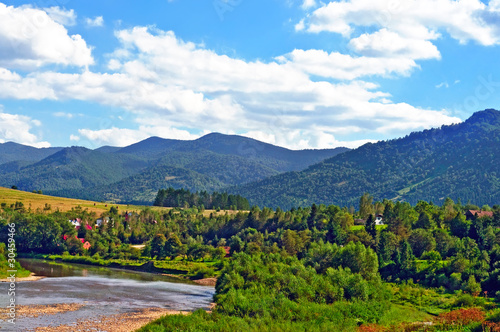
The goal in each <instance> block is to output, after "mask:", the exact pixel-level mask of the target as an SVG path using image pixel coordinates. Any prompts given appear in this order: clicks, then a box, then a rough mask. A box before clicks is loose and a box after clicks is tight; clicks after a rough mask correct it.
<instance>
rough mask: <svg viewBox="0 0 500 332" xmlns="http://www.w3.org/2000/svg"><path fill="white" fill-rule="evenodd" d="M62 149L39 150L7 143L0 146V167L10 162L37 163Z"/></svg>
mask: <svg viewBox="0 0 500 332" xmlns="http://www.w3.org/2000/svg"><path fill="white" fill-rule="evenodd" d="M62 149H63V148H41V149H37V148H34V147H32V146H26V145H22V144H17V143H14V142H7V143H1V144H0V165H1V164H5V163H8V162H12V161H26V162H29V161H31V162H37V161H40V160H42V159H44V158H47V157H48V156H50V155H51V154H54V153H56V152H58V151H60V150H62Z"/></svg>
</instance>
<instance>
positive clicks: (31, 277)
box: [0, 273, 45, 282]
mask: <svg viewBox="0 0 500 332" xmlns="http://www.w3.org/2000/svg"><path fill="white" fill-rule="evenodd" d="M43 278H45V277H44V276H37V275H35V274H34V273H30V275H29V276H27V277H20V278H16V282H19V281H38V280H40V279H43ZM11 281H12V280H11V279H9V278H3V279H0V282H11Z"/></svg>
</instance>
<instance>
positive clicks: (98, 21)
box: [85, 16, 104, 27]
mask: <svg viewBox="0 0 500 332" xmlns="http://www.w3.org/2000/svg"><path fill="white" fill-rule="evenodd" d="M85 24H87V26H89V27H102V26H104V18H103V17H102V16H96V17H94V18H86V19H85Z"/></svg>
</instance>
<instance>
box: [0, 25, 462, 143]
mask: <svg viewBox="0 0 500 332" xmlns="http://www.w3.org/2000/svg"><path fill="white" fill-rule="evenodd" d="M116 36H117V38H118V39H119V41H120V42H121V44H122V47H121V49H118V50H116V51H115V52H113V53H112V54H110V55H109V63H110V67H111V68H112V70H113V72H112V73H94V72H91V71H88V70H86V71H84V72H83V73H74V74H69V73H57V72H50V71H46V72H35V73H32V74H29V75H27V76H25V77H23V76H21V75H19V74H17V73H15V72H12V71H9V70H6V69H4V70H2V69H0V87H1V89H0V97H5V98H7V97H8V98H18V99H52V100H75V99H76V100H83V101H87V102H95V103H99V104H102V105H107V106H112V107H117V108H121V109H124V110H126V111H128V112H130V113H131V114H132V117H133V118H135V121H136V124H137V129H123V128H116V127H113V128H102V129H95V128H82V129H80V131H79V136H80V137H81V138H85V139H87V140H90V141H92V142H95V144H96V145H103V144H109V145H119V146H124V145H127V144H131V143H135V142H137V141H139V140H141V139H144V138H146V137H149V136H151V135H156V136H161V137H167V138H185V139H189V138H196V137H198V136H199V135H201V134H202V133H201V132H200V128H203V132H211V131H217V132H222V133H231V132H238V133H241V134H243V135H248V136H251V137H256V138H257V137H259V138H261V139H263V140H265V141H267V142H270V143H274V144H279V145H282V146H286V147H290V148H314V147H336V146H342V145H344V146H353V145H357V144H362V143H364V142H366V140H367V139H369V138H370V135H376V136H377V135H378V136H379V137H380V136H381V135H382V136H383V137H394V136H395V135H396V133H397V134H399V133H401V128H404V129H405V130H407V131H414V130H419V129H423V128H429V127H432V126H437V125H441V124H449V123H452V122H458V121H460V120H459V119H457V118H454V117H451V116H449V115H448V114H446V113H445V112H443V111H433V110H422V109H419V108H415V107H412V106H410V105H407V104H402V103H398V104H395V103H393V102H391V101H390V95H389V94H388V93H385V92H383V91H380V90H379V87H378V86H377V85H376V84H374V83H371V82H366V81H362V80H359V79H360V78H361V77H363V76H366V75H389V74H402V75H404V74H407V73H408V72H409V71H411V69H412V68H414V67H416V64H415V62H414V61H413V60H411V59H409V60H408V59H404V57H400V58H394V59H390V61H386V59H381V58H370V57H351V56H348V55H343V54H340V53H327V52H324V51H320V50H308V51H303V50H295V51H293V52H291V53H289V54H286V55H284V56H282V57H278V60H277V61H270V62H262V61H244V60H241V59H236V58H232V57H229V56H227V55H219V54H217V53H215V52H214V51H212V50H209V49H207V48H205V47H204V46H202V45H196V44H194V43H190V42H185V41H182V40H181V39H179V38H177V36H175V34H174V33H173V32H171V31H169V32H164V31H159V30H154V31H152V30H151V29H148V28H144V27H136V28H133V29H129V30H122V31H118V32H117V33H116ZM312 76H314V80H313V78H312ZM318 76H319V77H323V78H326V79H327V80H318V79H317V78H318ZM330 79H336V80H339V81H338V82H337V83H333V82H331V81H330ZM20 87H22V89H21V91H22V93H21V92H20ZM318 124H321V127H318ZM342 128H352V131H351V133H346V132H342V130H341V129H342ZM193 132H194V133H197V134H196V135H193V134H191V133H193ZM353 132H354V133H363V135H364V137H359V138H357V139H356V140H357V141H356V142H350V143H349V142H346V140H345V139H343V137H342V136H346V135H347V136H348V135H349V134H352V133H353ZM403 133H404V132H403ZM384 135H385V136H384ZM372 137H373V136H372Z"/></svg>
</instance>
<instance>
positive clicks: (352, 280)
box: [0, 194, 500, 330]
mask: <svg viewBox="0 0 500 332" xmlns="http://www.w3.org/2000/svg"><path fill="white" fill-rule="evenodd" d="M358 204H359V206H360V209H359V210H358V211H353V210H352V209H350V208H341V207H338V206H335V205H329V206H326V205H312V206H311V207H307V208H297V209H291V210H289V211H283V210H281V209H279V208H278V209H275V210H274V209H269V208H263V209H260V208H258V207H253V208H251V209H250V210H249V211H245V212H243V211H239V212H234V214H230V213H228V212H221V213H215V212H214V213H211V214H208V213H206V212H204V211H203V209H201V208H189V209H178V208H176V209H170V210H163V211H159V210H152V209H148V208H145V209H143V210H142V211H141V212H139V213H132V214H130V213H125V211H118V210H117V209H116V208H112V209H111V210H110V211H109V212H107V213H105V214H104V215H103V216H96V215H95V214H92V213H88V212H87V211H85V210H82V209H74V210H72V211H69V212H66V213H62V212H57V211H56V212H51V211H50V210H46V211H31V212H30V211H29V210H27V209H26V207H24V206H22V205H21V204H16V205H12V206H6V205H5V204H4V205H2V211H1V213H0V219H1V221H0V224H1V227H0V228H2V229H0V232H1V233H0V234H7V231H5V229H4V228H5V227H7V224H8V223H15V224H16V229H17V240H16V241H17V243H19V247H18V250H19V251H20V252H34V253H62V252H64V251H68V252H69V253H71V254H80V255H85V256H93V257H101V258H111V257H114V258H139V257H141V256H142V257H150V258H156V259H157V260H163V259H174V258H176V257H182V258H184V259H188V260H195V261H196V260H198V261H199V260H204V259H216V260H220V259H222V262H224V263H223V268H222V272H221V276H220V277H219V279H218V282H217V286H216V291H217V292H216V302H217V303H218V306H217V309H216V312H217V313H218V314H219V316H217V317H219V318H220V317H222V318H220V319H222V321H224V322H225V323H228V321H227V320H230V321H233V319H242V320H244V321H246V322H247V323H248V324H251V325H252V324H257V325H256V326H261V325H258V324H264V325H263V326H266V325H268V324H271V325H272V324H278V325H272V326H277V327H279V326H281V325H280V324H284V325H283V326H285V327H284V329H288V330H291V329H295V328H299V330H300V329H302V330H315V329H316V330H325V329H334V330H335V329H339V328H340V327H339V326H341V327H342V328H345V329H346V330H348V329H349V328H353V329H354V328H355V327H356V326H357V322H358V323H359V320H360V319H361V320H362V321H363V322H367V323H377V322H379V321H381V320H382V318H383V315H384V312H385V311H384V310H385V309H384V308H388V306H389V302H388V301H389V300H390V298H391V292H389V291H388V288H387V287H388V286H387V284H386V282H394V283H396V284H401V283H405V282H409V283H417V284H420V285H422V286H426V287H434V288H439V289H441V290H442V291H443V292H450V293H453V292H457V291H458V292H467V293H469V294H472V295H479V294H480V295H482V296H486V295H487V296H488V297H496V298H497V300H500V279H499V278H500V265H499V262H500V206H497V205H495V206H493V207H492V208H490V207H489V206H482V207H478V206H474V205H472V204H465V205H464V204H462V203H460V202H454V201H453V200H451V199H449V198H448V199H445V200H444V202H443V204H441V205H435V204H433V203H431V202H425V201H419V202H418V203H417V204H416V205H414V206H412V205H411V204H409V203H407V202H393V201H390V200H384V201H374V200H373V197H371V196H370V195H368V194H365V195H363V197H362V198H361V199H360V200H359V203H358ZM467 210H482V211H486V212H488V213H487V214H485V215H484V216H482V217H473V218H472V219H473V220H467V219H466V217H465V212H466V211H467ZM378 214H382V215H383V220H384V224H385V225H384V226H374V225H373V219H374V216H376V215H378ZM77 217H78V218H81V219H82V224H89V225H90V226H91V227H90V228H91V229H88V228H87V227H82V228H80V229H79V230H75V229H74V228H73V226H72V225H71V224H70V223H69V222H68V219H74V218H77ZM97 217H103V218H106V217H107V218H109V222H107V223H104V224H103V225H102V226H101V227H98V228H96V227H95V219H96V218H97ZM355 219H358V220H359V219H362V220H365V221H366V225H365V226H354V221H355ZM64 235H68V237H67V239H66V240H65V239H64V237H63V236H64ZM1 236H4V235H1ZM77 238H78V239H82V238H83V239H84V240H85V241H88V242H89V243H90V244H91V248H90V249H89V250H88V251H87V250H84V249H83V248H82V243H81V241H79V240H78V239H77ZM0 240H1V241H2V242H5V241H6V239H5V238H0ZM131 244H146V247H145V248H144V249H143V250H142V252H139V251H138V250H137V249H134V248H132V247H130V245H131ZM224 247H226V248H229V251H230V253H231V257H230V258H222V257H224V256H225V249H224ZM358 304H359V305H358ZM283 308H286V310H285V312H286V313H288V314H284V312H283ZM306 308H307V309H306ZM381 308H382V309H381ZM283 315H285V316H283ZM210 317H212V316H210ZM230 317H232V318H230ZM318 317H319V318H318ZM198 318H199V317H198ZM198 318H196V319H198ZM193 319H195V318H193ZM200 319H201V318H200ZM249 319H250V321H249ZM252 319H253V320H252ZM318 319H319V320H318ZM203 321H204V322H205V323H206V324H218V323H216V322H215V321H213V320H211V318H210V319H209V318H206V317H205V318H203ZM233 322H234V321H233ZM278 322H280V323H278ZM205 323H203V324H205ZM247 323H243V322H242V321H238V324H247ZM311 324H313V325H311ZM342 324H344V325H342ZM252 326H254V327H253V328H254V329H257V328H256V326H255V325H252Z"/></svg>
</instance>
